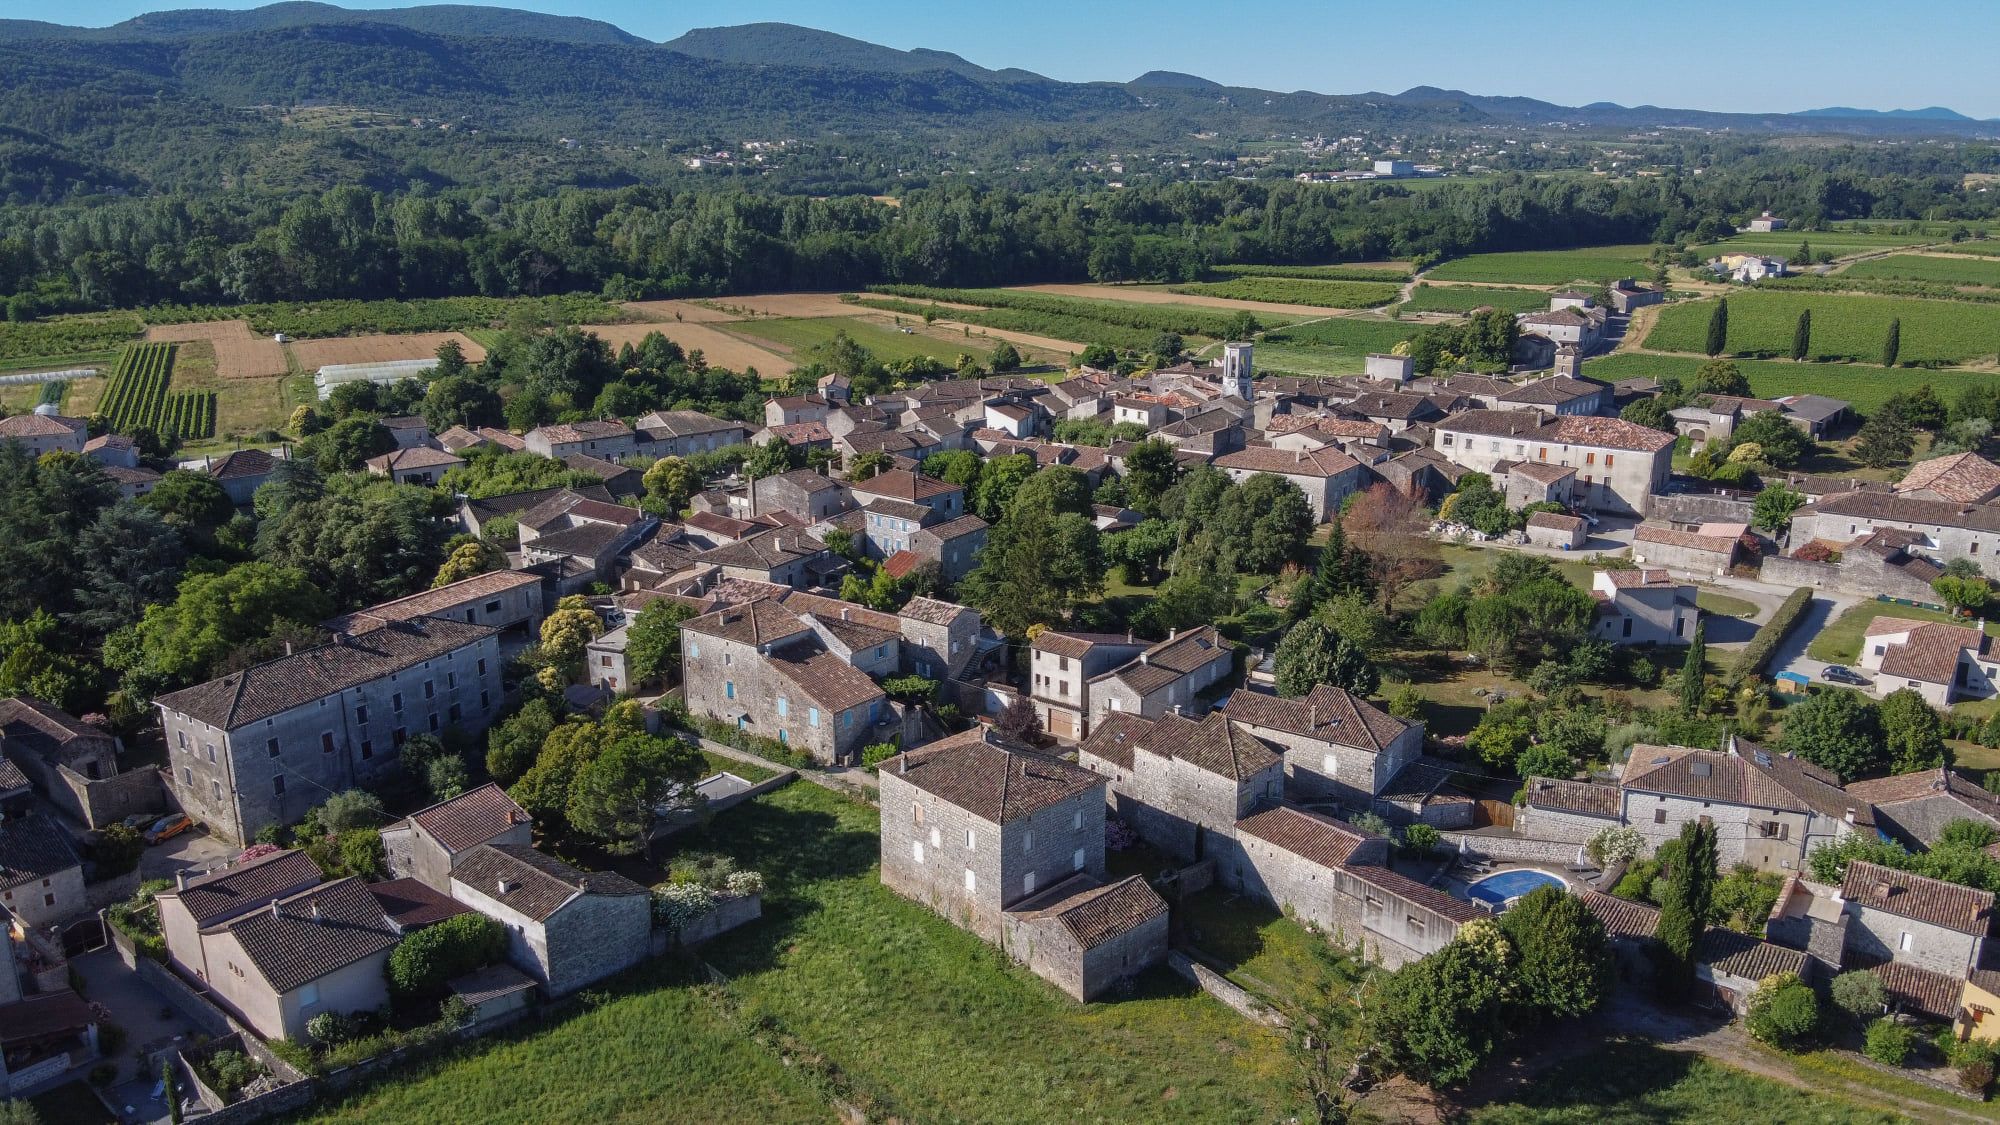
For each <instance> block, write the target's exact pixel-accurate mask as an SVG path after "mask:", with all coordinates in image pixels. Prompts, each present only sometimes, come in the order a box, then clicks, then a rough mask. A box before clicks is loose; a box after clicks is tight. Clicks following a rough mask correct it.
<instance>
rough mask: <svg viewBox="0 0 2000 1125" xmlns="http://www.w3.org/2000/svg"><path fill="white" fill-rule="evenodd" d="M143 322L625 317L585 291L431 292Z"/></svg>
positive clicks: (440, 326)
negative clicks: (416, 297) (552, 293)
mask: <svg viewBox="0 0 2000 1125" xmlns="http://www.w3.org/2000/svg"><path fill="white" fill-rule="evenodd" d="M142 315H143V316H144V317H145V319H146V322H147V323H148V324H180V323H186V322H192V321H201V320H248V321H249V322H250V329H251V331H253V332H256V333H258V334H260V335H264V336H269V335H271V334H272V333H274V332H283V333H284V334H285V335H287V336H299V337H315V336H357V335H370V334H379V333H390V334H404V333H411V332H452V331H456V330H458V329H461V328H480V327H493V326H498V325H506V324H509V323H512V322H514V321H516V320H525V321H528V322H531V323H536V324H550V325H556V324H588V323H591V322H594V321H596V322H616V321H620V320H623V319H625V315H626V314H625V312H624V310H623V309H621V308H619V307H618V306H617V305H614V304H612V303H611V302H609V301H606V300H604V299H603V298H601V297H597V296H595V295H592V294H588V293H579V294H565V295H563V296H560V297H434V298H425V299H420V300H414V301H311V302H296V303H277V304H263V305H160V306H157V307H155V308H151V309H147V310H145V312H144V313H143V314H142Z"/></svg>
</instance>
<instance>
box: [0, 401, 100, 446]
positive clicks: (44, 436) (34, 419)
mask: <svg viewBox="0 0 2000 1125" xmlns="http://www.w3.org/2000/svg"><path fill="white" fill-rule="evenodd" d="M89 436H90V428H89V426H88V425H87V424H86V423H84V422H83V421H82V420H81V419H78V418H65V417H63V416H62V415H60V414H43V413H40V412H38V411H37V412H31V413H28V414H16V415H14V416H13V417H11V418H0V444H6V445H13V446H16V447H18V448H19V449H20V450H21V451H22V452H23V453H26V454H27V455H28V456H29V457H40V456H42V455H43V454H45V453H82V452H83V443H84V440H85V439H86V438H87V437H89Z"/></svg>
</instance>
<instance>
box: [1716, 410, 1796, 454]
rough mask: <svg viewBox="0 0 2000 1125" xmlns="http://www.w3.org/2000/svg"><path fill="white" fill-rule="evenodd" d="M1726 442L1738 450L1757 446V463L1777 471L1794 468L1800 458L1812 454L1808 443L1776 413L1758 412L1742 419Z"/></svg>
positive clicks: (1786, 420) (1781, 414)
mask: <svg viewBox="0 0 2000 1125" xmlns="http://www.w3.org/2000/svg"><path fill="white" fill-rule="evenodd" d="M1729 440H1730V441H1731V442H1732V443H1733V444H1734V445H1735V446H1736V448H1738V449H1741V448H1742V447H1743V446H1746V445H1755V446H1757V448H1758V450H1759V454H1758V458H1757V459H1758V460H1760V461H1762V462H1763V463H1765V464H1766V465H1773V466H1776V467H1777V468H1781V469H1784V468H1790V467H1791V466H1793V465H1796V464H1798V463H1799V461H1800V459H1801V458H1803V457H1805V455H1806V454H1808V453H1810V452H1812V439H1811V438H1809V437H1807V436H1806V432H1805V431H1804V430H1802V429H1800V428H1799V427H1797V426H1795V425H1793V424H1792V423H1791V421H1790V420H1788V419H1787V418H1786V417H1785V416H1784V414H1783V413H1781V412H1780V411H1776V410H1763V411H1759V412H1757V413H1755V414H1752V415H1751V416H1750V417H1748V418H1745V419H1744V420H1743V422H1742V424H1741V425H1738V426H1737V427H1736V432H1735V433H1733V434H1731V435H1730V437H1729ZM1732 459H1733V458H1732Z"/></svg>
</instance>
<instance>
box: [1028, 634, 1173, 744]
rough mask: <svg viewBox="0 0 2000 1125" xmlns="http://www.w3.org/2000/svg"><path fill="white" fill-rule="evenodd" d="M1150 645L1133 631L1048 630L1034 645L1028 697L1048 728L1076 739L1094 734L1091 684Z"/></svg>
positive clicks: (1066, 738) (1063, 737) (1059, 736)
mask: <svg viewBox="0 0 2000 1125" xmlns="http://www.w3.org/2000/svg"><path fill="white" fill-rule="evenodd" d="M1148 644H1149V642H1146V641H1141V640H1136V639H1134V638H1133V637H1132V635H1131V634H1130V633H1078V632H1067V631H1062V630H1057V629H1045V630H1043V631H1042V632H1041V633H1039V634H1037V635H1036V637H1035V639H1034V640H1033V641H1032V642H1031V643H1030V645H1029V657H1028V673H1029V679H1030V687H1029V693H1028V698H1029V699H1030V700H1031V701H1033V703H1034V705H1035V711H1036V716H1037V718H1039V719H1040V720H1041V724H1042V729H1043V730H1045V731H1047V732H1048V733H1049V734H1050V735H1051V736H1052V737H1054V738H1057V739H1061V740H1064V741H1071V742H1073V741H1076V740H1079V739H1083V738H1087V737H1089V735H1090V715H1091V706H1090V681H1091V680H1093V679H1095V678H1096V677H1098V676H1101V675H1103V674H1105V673H1106V672H1109V671H1111V670H1112V669H1113V668H1117V667H1121V666H1122V665H1124V664H1125V662H1126V661H1128V660H1131V659H1132V658H1133V657H1136V656H1138V655H1139V654H1140V653H1141V652H1144V651H1145V650H1146V648H1147V647H1148Z"/></svg>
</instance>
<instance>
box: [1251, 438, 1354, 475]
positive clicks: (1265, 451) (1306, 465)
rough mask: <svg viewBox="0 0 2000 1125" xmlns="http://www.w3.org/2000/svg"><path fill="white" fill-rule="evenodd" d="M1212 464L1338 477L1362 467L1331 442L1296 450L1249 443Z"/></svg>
mask: <svg viewBox="0 0 2000 1125" xmlns="http://www.w3.org/2000/svg"><path fill="white" fill-rule="evenodd" d="M1215 464H1216V466H1217V467H1218V468H1223V469H1241V470H1244V471H1246V472H1252V473H1276V474H1279V475H1281V476H1293V477H1337V476H1340V475H1341V474H1343V473H1347V472H1351V471H1353V470H1355V469H1358V468H1360V467H1361V462H1359V461H1356V460H1355V459H1354V458H1352V457H1349V456H1348V455H1347V454H1345V453H1342V452H1341V451H1340V450H1338V449H1335V448H1334V447H1333V446H1330V445H1328V446H1322V447H1321V448H1319V449H1309V450H1297V451H1288V450H1283V449H1272V448H1270V447H1269V446H1252V447H1251V448H1249V449H1239V450H1237V451H1236V452H1234V453H1225V454H1223V455H1222V456H1220V457H1217V458H1216V459H1215Z"/></svg>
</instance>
